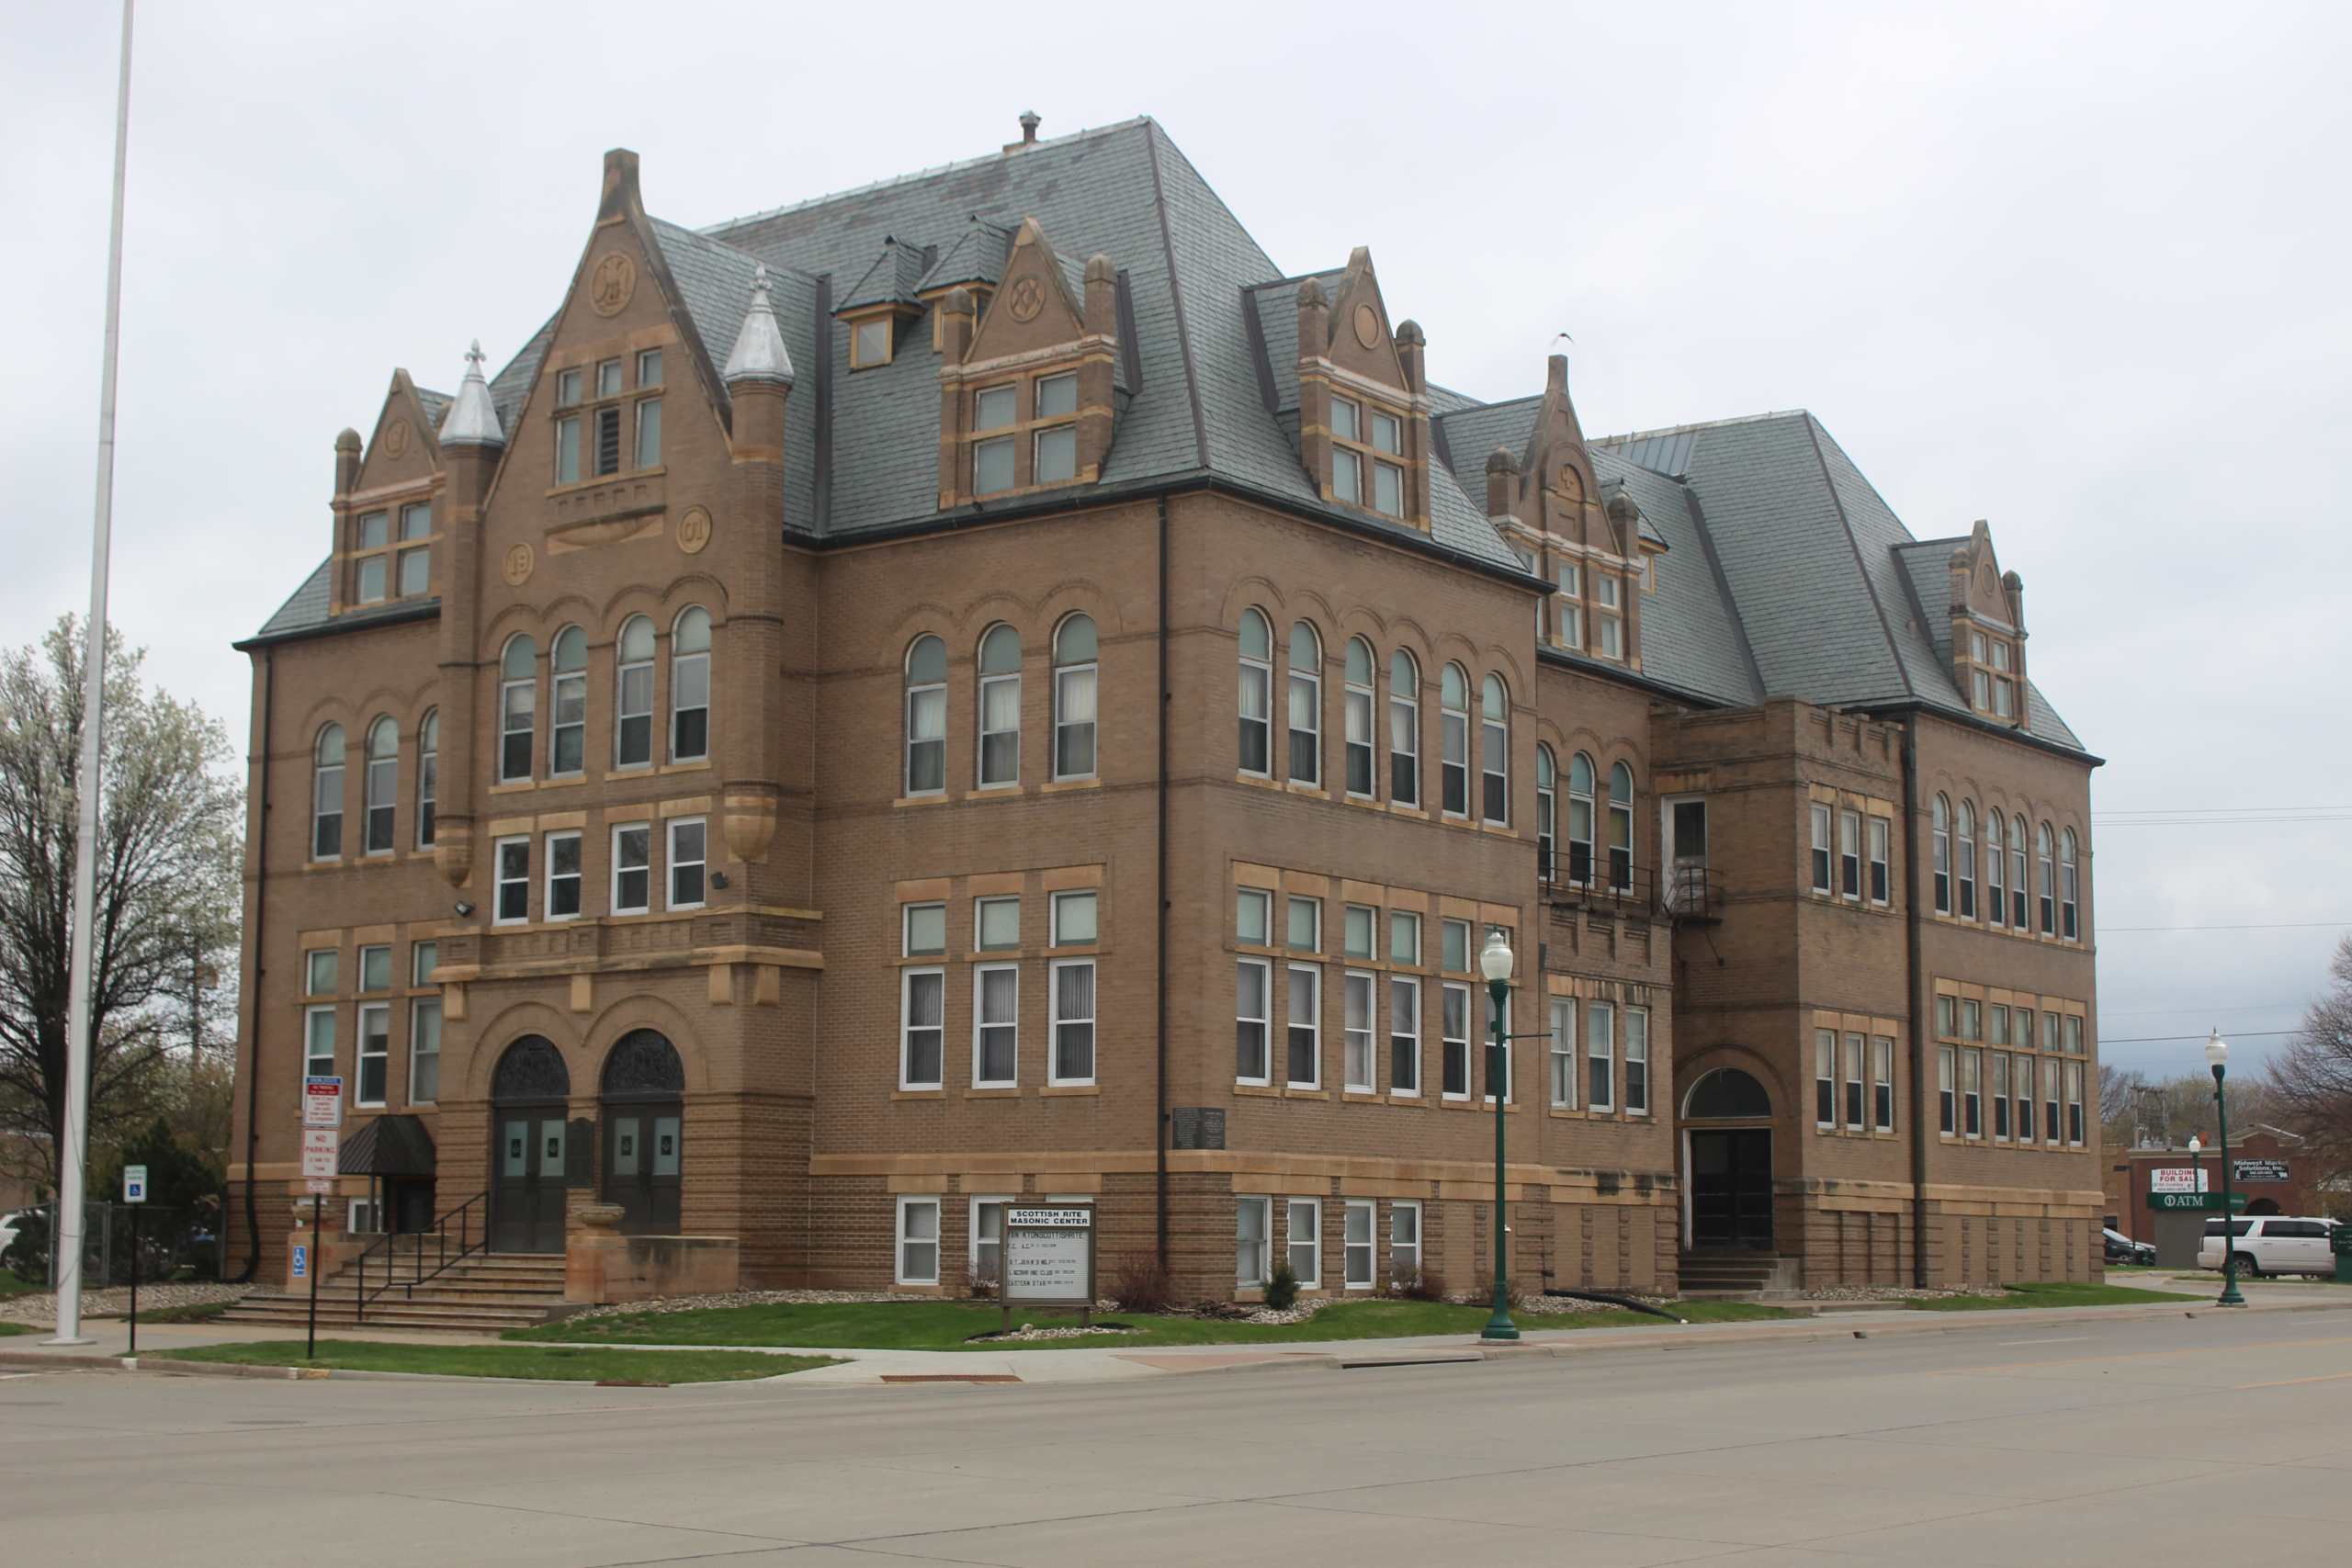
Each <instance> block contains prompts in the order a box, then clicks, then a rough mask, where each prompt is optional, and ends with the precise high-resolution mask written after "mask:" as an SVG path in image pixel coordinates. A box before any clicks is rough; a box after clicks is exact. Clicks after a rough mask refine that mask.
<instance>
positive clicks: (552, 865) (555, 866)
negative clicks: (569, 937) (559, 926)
mask: <svg viewBox="0 0 2352 1568" xmlns="http://www.w3.org/2000/svg"><path fill="white" fill-rule="evenodd" d="M547 862H548V886H547V894H546V898H547V918H548V919H550V920H569V919H574V918H575V917H577V916H578V915H579V913H580V834H579V832H578V830H577V829H574V830H573V831H571V832H567V833H549V834H548V842H547Z"/></svg>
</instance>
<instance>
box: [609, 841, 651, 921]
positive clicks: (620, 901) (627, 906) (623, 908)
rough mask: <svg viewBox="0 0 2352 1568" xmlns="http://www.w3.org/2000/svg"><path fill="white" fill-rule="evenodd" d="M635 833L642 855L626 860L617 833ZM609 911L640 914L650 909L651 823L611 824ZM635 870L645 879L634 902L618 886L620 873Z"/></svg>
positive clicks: (622, 913)
mask: <svg viewBox="0 0 2352 1568" xmlns="http://www.w3.org/2000/svg"><path fill="white" fill-rule="evenodd" d="M624 833H636V834H639V835H640V836H641V838H642V839H643V841H644V852H643V857H642V858H641V859H640V860H639V862H638V863H637V864H635V865H630V864H628V863H627V862H626V859H625V857H624V855H623V853H622V849H621V835H622V834H624ZM612 846H613V868H612V871H613V874H612V900H613V902H612V912H613V913H614V914H616V915H644V914H650V913H651V912H652V909H653V824H652V823H650V822H616V823H615V824H613V836H612ZM632 871H634V872H636V873H638V874H639V875H640V876H642V877H643V878H644V879H645V889H644V895H643V897H640V898H639V900H638V901H637V902H636V903H633V904H632V903H629V902H628V901H627V900H626V899H625V898H624V897H623V895H622V890H621V877H622V876H623V874H626V873H628V872H632Z"/></svg>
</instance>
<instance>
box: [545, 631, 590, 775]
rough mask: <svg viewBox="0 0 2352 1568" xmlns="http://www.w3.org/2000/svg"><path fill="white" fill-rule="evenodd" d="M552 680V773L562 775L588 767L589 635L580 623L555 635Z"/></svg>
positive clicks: (550, 666)
mask: <svg viewBox="0 0 2352 1568" xmlns="http://www.w3.org/2000/svg"><path fill="white" fill-rule="evenodd" d="M548 686H549V688H550V690H549V692H548V696H549V698H550V699H551V700H550V702H549V704H548V706H549V707H550V708H551V709H552V710H553V711H552V713H551V714H550V717H551V719H552V720H553V722H552V723H550V724H549V725H548V777H549V778H562V777H564V776H566V775H568V774H575V773H581V772H582V771H583V770H584V769H585V768H586V767H587V766H588V634H587V633H586V632H584V631H582V630H581V629H580V628H579V627H578V626H566V627H564V628H563V630H561V631H560V632H558V633H556V634H555V646H554V647H553V648H552V649H549V650H548Z"/></svg>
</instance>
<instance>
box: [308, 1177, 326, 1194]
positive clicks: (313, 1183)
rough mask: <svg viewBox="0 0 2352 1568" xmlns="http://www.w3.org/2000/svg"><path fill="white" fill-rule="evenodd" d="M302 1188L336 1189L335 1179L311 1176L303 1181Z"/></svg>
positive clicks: (316, 1189)
mask: <svg viewBox="0 0 2352 1568" xmlns="http://www.w3.org/2000/svg"><path fill="white" fill-rule="evenodd" d="M302 1190H303V1191H305V1192H320V1193H325V1192H332V1191H334V1179H332V1178H330V1177H324V1176H313V1177H309V1178H306V1179H304V1180H303V1182H302Z"/></svg>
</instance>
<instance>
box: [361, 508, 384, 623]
mask: <svg viewBox="0 0 2352 1568" xmlns="http://www.w3.org/2000/svg"><path fill="white" fill-rule="evenodd" d="M357 532H358V538H357V541H356V546H357V547H358V548H360V549H363V550H381V549H382V548H383V547H385V546H386V545H388V544H390V542H391V539H390V533H391V513H388V512H370V513H368V514H367V515H366V516H364V517H362V518H360V519H359V524H358V529H357ZM358 565H359V583H358V592H356V594H355V595H354V597H355V598H356V599H357V600H358V601H359V603H360V604H375V603H376V602H377V601H378V600H379V599H381V598H383V596H384V573H385V566H386V558H384V557H383V556H381V555H373V556H367V557H363V558H361V559H360V561H359V563H358Z"/></svg>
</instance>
